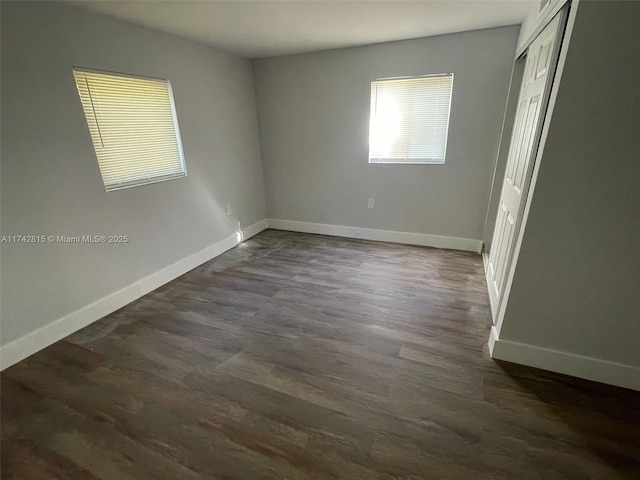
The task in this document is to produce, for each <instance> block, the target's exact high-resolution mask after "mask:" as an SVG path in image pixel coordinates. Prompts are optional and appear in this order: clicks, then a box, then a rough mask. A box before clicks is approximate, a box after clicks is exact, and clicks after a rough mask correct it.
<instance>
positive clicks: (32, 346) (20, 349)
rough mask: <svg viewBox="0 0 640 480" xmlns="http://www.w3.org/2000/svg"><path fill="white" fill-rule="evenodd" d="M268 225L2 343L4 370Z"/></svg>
mask: <svg viewBox="0 0 640 480" xmlns="http://www.w3.org/2000/svg"><path fill="white" fill-rule="evenodd" d="M266 228H267V221H266V220H260V221H259V222H256V223H254V224H253V225H249V226H248V227H247V228H245V229H244V230H239V231H238V232H236V233H234V234H233V235H229V236H228V237H226V238H223V239H222V240H220V241H219V242H216V243H214V244H212V245H209V246H208V247H205V248H203V249H202V250H200V251H199V252H196V253H194V254H192V255H189V256H188V257H185V258H183V259H182V260H178V261H177V262H175V263H173V264H171V265H168V266H167V267H165V268H163V269H161V270H158V271H157V272H154V273H152V274H151V275H148V276H147V277H144V278H142V279H140V280H138V281H137V282H134V283H132V284H131V285H128V286H126V287H124V288H122V289H120V290H118V291H116V292H113V293H111V294H110V295H107V296H106V297H103V298H101V299H99V300H97V301H96V302H94V303H91V304H89V305H86V306H84V307H82V308H80V309H78V310H76V311H75V312H71V313H70V314H68V315H65V316H64V317H62V318H59V319H57V320H54V321H53V322H51V323H49V324H48V325H45V326H43V327H41V328H39V329H37V330H34V331H33V332H30V333H27V334H26V335H24V336H22V337H20V338H18V339H16V340H14V341H12V342H9V343H8V344H6V345H4V346H2V347H0V370H4V369H5V368H7V367H10V366H11V365H13V364H14V363H17V362H19V361H20V360H23V359H25V358H27V357H28V356H30V355H33V354H34V353H36V352H38V351H40V350H42V349H43V348H46V347H48V346H49V345H51V344H53V343H55V342H57V341H58V340H61V339H63V338H65V337H66V336H68V335H71V334H72V333H74V332H77V331H78V330H80V329H81V328H83V327H86V326H87V325H89V324H91V323H93V322H95V321H96V320H99V319H101V318H102V317H104V316H105V315H108V314H110V313H113V312H115V311H116V310H118V309H120V308H122V307H124V306H125V305H127V304H129V303H131V302H133V301H134V300H137V299H138V298H140V297H142V296H144V295H146V294H147V293H149V292H152V291H153V290H155V289H156V288H159V287H161V286H162V285H164V284H166V283H168V282H170V281H171V280H174V279H175V278H178V277H179V276H181V275H184V274H185V273H187V272H188V271H190V270H193V269H194V268H196V267H198V266H200V265H202V264H203V263H205V262H208V261H209V260H211V259H213V258H215V257H217V256H218V255H221V254H223V253H224V252H226V251H227V250H230V249H232V248H233V247H235V246H236V245H238V244H239V243H242V241H244V240H247V239H249V238H251V237H252V236H254V235H257V234H258V233H260V232H261V231H263V230H265V229H266Z"/></svg>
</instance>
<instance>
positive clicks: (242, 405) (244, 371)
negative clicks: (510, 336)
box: [1, 230, 640, 480]
mask: <svg viewBox="0 0 640 480" xmlns="http://www.w3.org/2000/svg"><path fill="white" fill-rule="evenodd" d="M489 327H490V315H489V306H488V299H487V294H486V286H485V281H484V276H483V270H482V260H481V258H480V256H478V255H474V254H470V253H463V252H454V251H445V250H437V249H430V248H421V247H411V246H403V245H393V244H384V243H374V242H368V241H358V240H348V239H340V238H334V237H325V236H317V235H305V234H296V233H290V232H278V231H272V230H268V231H265V232H263V233H262V234H260V235H258V236H257V237H254V238H253V239H251V240H249V241H247V242H246V243H244V244H243V245H241V246H239V247H237V248H235V249H233V250H231V251H229V252H227V253H226V254H225V255H223V256H221V257H219V258H218V259H216V260H213V261H211V262H209V263H206V264H205V265H202V266H201V267H199V268H197V269H195V270H193V271H192V272H190V273H188V274H187V275H184V276H182V277H180V278H178V279H176V280H175V281H173V282H171V283H169V284H167V285H165V286H163V287H162V288H160V289H158V290H156V291H154V292H152V293H151V294H149V295H146V296H145V297H143V298H141V299H139V300H137V301H136V302H134V303H132V304H130V305H128V306H127V307H125V308H123V309H121V310H119V311H117V312H115V313H113V314H111V315H109V316H107V317H105V318H104V319H102V320H100V321H98V322H96V323H94V324H92V325H91V326H89V327H87V328H84V329H83V330H81V331H79V332H78V333H76V334H74V335H72V336H70V337H68V338H67V339H65V340H63V341H60V342H58V343H56V344H54V345H52V346H51V347H49V348H47V349H45V350H43V351H41V352H40V353H38V354H36V355H33V356H32V357H30V358H29V359H27V360H24V361H22V362H20V363H18V364H16V365H14V366H12V367H11V368H9V369H7V370H6V371H4V372H3V373H2V452H1V453H2V455H1V459H2V478H3V479H6V480H9V479H28V480H38V479H78V480H85V479H86V480H88V479H114V480H124V479H134V480H144V479H172V480H173V479H200V478H209V479H221V480H222V479H224V480H230V479H239V480H251V479H290V480H293V479H312V478H313V479H331V478H336V479H346V480H360V479H366V480H373V479H397V480H418V479H449V480H454V479H456V480H457V479H463V480H481V479H525V480H526V479H541V480H555V479H576V480H578V479H581V480H582V479H606V480H611V479H621V478H624V479H639V478H640V393H638V392H632V391H628V390H624V389H618V388H613V387H608V386H605V385H601V384H596V383H591V382H586V381H581V380H577V379H572V378H569V377H564V376H561V375H556V374H551V373H546V372H542V371H539V370H534V369H530V368H525V367H519V366H515V365H510V364H506V363H502V364H499V363H496V362H494V361H493V360H491V359H490V358H489V357H488V354H487V347H486V341H487V337H488V332H489Z"/></svg>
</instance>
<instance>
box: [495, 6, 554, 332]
mask: <svg viewBox="0 0 640 480" xmlns="http://www.w3.org/2000/svg"><path fill="white" fill-rule="evenodd" d="M562 19H563V15H562V12H561V13H559V14H558V15H556V16H555V18H554V19H553V20H551V22H549V24H548V25H547V26H546V27H545V28H544V30H542V32H540V34H539V35H538V36H537V37H536V39H535V40H533V42H532V43H531V45H530V46H529V48H528V50H527V58H526V63H525V69H524V75H523V78H522V86H521V88H520V95H519V98H518V108H517V111H516V118H515V123H514V126H513V135H512V137H511V145H510V148H509V156H508V159H507V166H506V170H505V177H504V182H503V184H502V193H501V195H500V202H499V203H498V215H497V217H496V225H495V229H494V232H493V241H492V244H491V251H490V253H489V256H488V262H487V267H488V269H487V270H488V271H487V286H488V289H489V298H490V301H491V310H492V312H493V314H494V315H493V316H494V323H495V322H496V320H497V312H498V311H499V306H500V303H501V302H502V297H503V293H504V287H505V281H506V278H507V275H508V272H509V268H510V267H511V259H512V254H513V247H514V243H515V242H514V240H515V237H516V234H517V230H518V228H519V225H520V223H519V221H520V219H521V216H522V210H523V207H524V203H525V199H526V196H527V193H528V189H529V182H530V179H531V172H532V169H533V163H534V162H533V159H534V158H535V155H536V152H537V145H538V140H539V136H540V131H541V126H542V120H543V115H544V114H543V108H545V107H546V103H547V98H545V96H548V94H549V90H550V88H549V87H550V84H551V80H552V78H553V71H554V70H555V64H556V61H557V52H558V48H556V47H557V45H556V44H557V43H558V37H559V36H560V35H561V32H562V28H561V27H562V26H563V22H562Z"/></svg>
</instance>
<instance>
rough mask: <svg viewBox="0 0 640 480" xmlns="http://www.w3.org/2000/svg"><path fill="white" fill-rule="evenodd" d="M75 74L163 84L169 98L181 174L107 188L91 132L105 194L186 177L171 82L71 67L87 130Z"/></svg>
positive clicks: (142, 76)
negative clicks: (91, 74) (90, 74)
mask: <svg viewBox="0 0 640 480" xmlns="http://www.w3.org/2000/svg"><path fill="white" fill-rule="evenodd" d="M75 72H79V73H94V74H99V75H108V76H112V77H120V78H133V79H137V80H147V81H153V82H158V83H163V84H165V85H166V87H167V93H168V96H169V103H170V107H171V116H172V120H173V130H174V133H175V137H176V145H177V149H178V156H179V158H180V167H181V173H179V174H174V175H164V176H163V175H156V176H149V177H147V178H144V179H137V180H131V181H129V182H122V183H120V184H117V185H111V186H108V185H107V183H106V182H105V179H104V176H103V175H102V167H101V165H100V159H99V157H98V152H97V151H96V149H95V145H94V140H93V135H92V134H91V131H89V137H90V138H91V146H92V147H93V151H94V154H95V157H96V162H97V164H98V170H99V172H100V178H101V179H102V183H103V185H104V188H105V191H106V192H107V193H108V192H115V191H118V190H125V189H128V188H134V187H142V186H145V185H152V184H154V183H160V182H166V181H169V180H175V179H178V178H184V177H187V176H188V173H187V164H186V162H185V158H184V150H183V147H182V136H181V134H180V126H179V124H178V114H177V112H176V104H175V100H174V96H173V88H172V85H171V81H170V80H169V79H168V78H162V77H152V76H149V75H138V74H132V73H125V72H116V71H111V70H102V69H97V68H88V67H80V66H76V65H74V66H73V67H72V73H73V74H74V75H73V78H74V84H75V86H76V91H77V92H78V98H79V100H80V106H81V108H82V112H83V114H84V117H85V122H86V123H87V128H89V125H88V119H87V118H86V111H85V107H84V103H83V101H82V96H81V95H80V92H79V91H78V86H77V80H76V77H75ZM94 119H95V121H96V124H97V123H98V118H97V116H95V113H94Z"/></svg>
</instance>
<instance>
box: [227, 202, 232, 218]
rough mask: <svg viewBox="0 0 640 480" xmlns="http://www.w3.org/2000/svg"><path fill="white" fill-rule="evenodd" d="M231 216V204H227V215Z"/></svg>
mask: <svg viewBox="0 0 640 480" xmlns="http://www.w3.org/2000/svg"><path fill="white" fill-rule="evenodd" d="M230 216H231V205H227V217H230Z"/></svg>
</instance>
